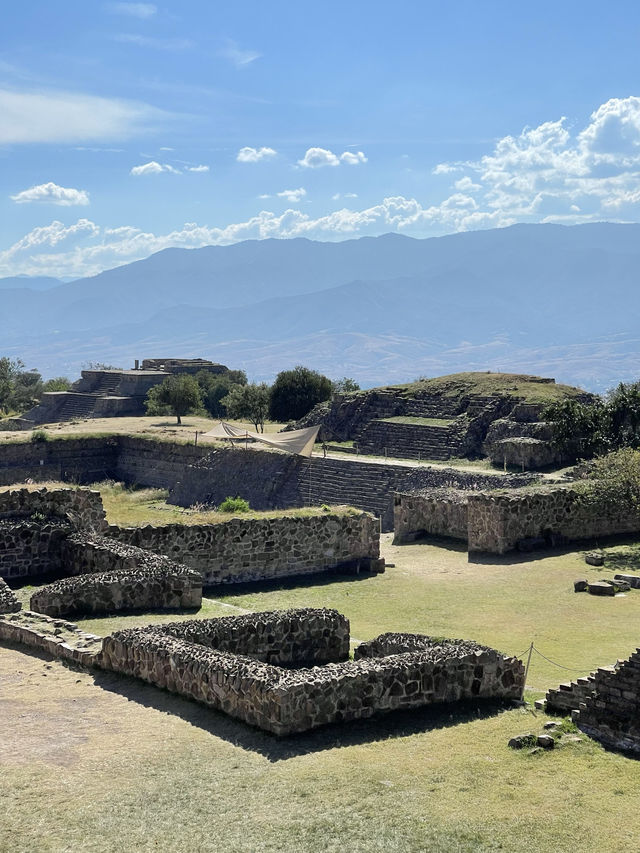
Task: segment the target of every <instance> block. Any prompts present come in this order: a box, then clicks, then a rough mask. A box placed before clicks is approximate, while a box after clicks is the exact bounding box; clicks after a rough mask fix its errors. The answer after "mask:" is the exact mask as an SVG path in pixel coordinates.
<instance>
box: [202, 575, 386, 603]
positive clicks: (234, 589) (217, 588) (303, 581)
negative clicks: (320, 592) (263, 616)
mask: <svg viewBox="0 0 640 853" xmlns="http://www.w3.org/2000/svg"><path fill="white" fill-rule="evenodd" d="M376 577H377V573H375V572H366V571H361V572H360V573H359V574H355V573H352V572H349V573H348V574H346V573H344V572H316V573H314V574H311V575H291V576H289V577H286V578H275V579H274V580H263V581H247V582H246V583H234V584H217V585H211V586H205V587H204V593H205V598H216V599H218V600H220V601H222V600H223V599H225V598H235V597H236V596H237V595H245V594H247V593H252V592H277V591H279V590H283V591H284V590H289V589H300V588H309V587H312V586H330V585H331V584H334V583H357V582H359V581H367V580H369V581H371V580H374V579H375V578H376Z"/></svg>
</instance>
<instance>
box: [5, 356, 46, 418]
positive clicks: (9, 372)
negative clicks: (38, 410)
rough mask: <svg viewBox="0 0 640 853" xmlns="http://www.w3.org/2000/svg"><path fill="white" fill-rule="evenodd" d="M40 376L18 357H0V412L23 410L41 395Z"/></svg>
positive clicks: (32, 404)
mask: <svg viewBox="0 0 640 853" xmlns="http://www.w3.org/2000/svg"><path fill="white" fill-rule="evenodd" d="M42 388H43V386H42V376H41V375H40V374H39V373H38V371H37V370H25V366H24V362H23V361H21V360H20V359H19V358H16V359H12V358H8V357H7V356H5V357H4V358H0V412H2V413H3V414H8V413H9V412H24V411H26V410H27V409H30V408H31V407H32V406H35V405H36V403H37V402H38V400H39V399H40V397H41V396H42Z"/></svg>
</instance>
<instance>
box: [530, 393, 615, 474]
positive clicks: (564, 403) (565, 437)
mask: <svg viewBox="0 0 640 853" xmlns="http://www.w3.org/2000/svg"><path fill="white" fill-rule="evenodd" d="M543 417H544V419H545V420H546V421H548V422H549V423H550V424H551V425H552V428H553V443H554V444H555V446H556V447H557V448H558V449H559V450H561V451H562V452H563V453H565V454H566V455H567V456H569V457H572V458H576V459H577V458H590V457H591V456H593V455H594V454H596V453H599V452H601V451H602V450H603V449H604V447H605V437H604V434H605V409H604V405H603V403H602V401H600V400H596V401H595V402H593V403H580V402H579V401H578V400H573V399H570V398H569V399H565V400H559V401H558V402H557V403H552V404H551V405H550V406H548V407H547V408H546V409H545V411H544V412H543Z"/></svg>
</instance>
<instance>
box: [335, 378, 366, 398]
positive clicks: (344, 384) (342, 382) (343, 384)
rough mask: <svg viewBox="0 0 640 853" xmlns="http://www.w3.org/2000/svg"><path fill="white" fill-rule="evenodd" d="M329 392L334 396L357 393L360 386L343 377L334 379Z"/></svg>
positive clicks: (352, 380) (353, 380)
mask: <svg viewBox="0 0 640 853" xmlns="http://www.w3.org/2000/svg"><path fill="white" fill-rule="evenodd" d="M331 390H332V391H333V393H334V394H350V393H351V392H352V391H359V390H360V386H359V385H358V383H357V382H356V381H355V379H350V378H349V377H348V376H343V377H342V379H336V380H335V381H334V382H332V383H331Z"/></svg>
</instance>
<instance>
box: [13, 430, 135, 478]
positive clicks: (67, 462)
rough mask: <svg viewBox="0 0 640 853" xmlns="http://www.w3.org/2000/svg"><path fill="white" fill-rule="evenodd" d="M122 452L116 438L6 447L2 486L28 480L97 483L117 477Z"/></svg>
mask: <svg viewBox="0 0 640 853" xmlns="http://www.w3.org/2000/svg"><path fill="white" fill-rule="evenodd" d="M118 452H119V442H118V438H117V437H115V436H112V437H105V436H95V437H92V438H73V439H50V440H49V441H21V442H16V443H15V444H8V443H7V444H2V445H0V485H12V484H13V483H24V482H25V481H26V480H35V481H37V482H42V481H45V480H62V481H63V482H73V483H95V482H98V481H99V480H105V479H108V478H113V477H114V472H115V467H116V459H117V457H118Z"/></svg>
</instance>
